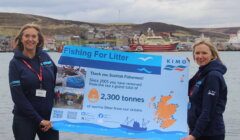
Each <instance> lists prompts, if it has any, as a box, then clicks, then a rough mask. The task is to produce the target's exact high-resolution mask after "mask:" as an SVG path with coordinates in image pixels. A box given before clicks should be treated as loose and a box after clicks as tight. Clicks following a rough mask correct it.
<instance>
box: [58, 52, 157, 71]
mask: <svg viewBox="0 0 240 140" xmlns="http://www.w3.org/2000/svg"><path fill="white" fill-rule="evenodd" d="M58 63H59V64H62V65H72V66H82V67H90V68H97V69H105V70H117V71H126V72H136V73H145V74H157V75H160V74H161V67H159V66H158V67H156V66H145V65H133V64H123V63H114V62H106V61H98V60H90V59H81V58H72V57H66V56H61V57H60V59H59V61H58Z"/></svg>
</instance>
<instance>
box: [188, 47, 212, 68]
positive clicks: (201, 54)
mask: <svg viewBox="0 0 240 140" xmlns="http://www.w3.org/2000/svg"><path fill="white" fill-rule="evenodd" d="M193 57H194V60H195V61H196V63H197V64H198V65H199V66H204V65H207V64H208V63H209V62H210V61H211V60H212V59H213V55H212V52H211V50H210V48H209V47H208V46H207V45H206V44H198V45H197V46H195V49H194V52H193Z"/></svg>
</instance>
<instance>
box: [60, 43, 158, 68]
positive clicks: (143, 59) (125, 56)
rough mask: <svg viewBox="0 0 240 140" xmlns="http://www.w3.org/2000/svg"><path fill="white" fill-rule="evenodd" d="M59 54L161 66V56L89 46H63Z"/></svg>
mask: <svg viewBox="0 0 240 140" xmlns="http://www.w3.org/2000/svg"><path fill="white" fill-rule="evenodd" d="M61 56H67V57H74V58H81V59H91V60H98V61H106V62H114V63H124V64H133V65H145V66H161V63H162V57H161V56H154V55H148V54H140V53H135V54H134V55H133V53H129V52H119V51H111V50H102V49H97V48H89V47H86V46H64V49H63V51H62V55H61Z"/></svg>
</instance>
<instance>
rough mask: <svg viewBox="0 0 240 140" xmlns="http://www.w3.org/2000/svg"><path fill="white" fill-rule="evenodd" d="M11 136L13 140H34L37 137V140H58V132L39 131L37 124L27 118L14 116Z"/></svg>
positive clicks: (50, 130)
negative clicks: (12, 135)
mask: <svg viewBox="0 0 240 140" xmlns="http://www.w3.org/2000/svg"><path fill="white" fill-rule="evenodd" d="M12 129H13V134H14V137H15V140H34V139H35V137H36V135H38V137H39V140H59V132H58V131H56V130H53V129H49V130H48V131H47V132H43V131H41V130H40V127H39V124H36V123H35V122H33V121H32V120H29V119H28V118H25V117H22V116H17V115H14V117H13V125H12Z"/></svg>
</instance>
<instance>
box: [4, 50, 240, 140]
mask: <svg viewBox="0 0 240 140" xmlns="http://www.w3.org/2000/svg"><path fill="white" fill-rule="evenodd" d="M49 54H50V56H51V57H52V58H53V60H54V61H55V62H56V63H57V60H58V59H59V57H60V53H49ZM151 54H154V55H160V54H164V55H178V56H186V57H188V58H189V59H190V60H191V67H190V77H191V76H192V75H193V74H194V73H195V72H196V70H197V66H196V65H195V64H194V62H193V60H192V54H191V52H171V53H169V52H168V53H151ZM239 54H240V53H239V52H220V56H221V58H222V61H223V63H224V64H225V65H226V66H227V68H228V71H227V74H226V75H225V79H226V82H227V85H228V102H227V108H226V111H225V113H224V120H225V124H226V140H238V139H239V137H240V108H239V106H240V102H239V101H240V96H239V95H238V94H239V92H240V72H239V70H240V65H239V62H238V61H239V60H240V55H239ZM12 56H13V53H0V88H1V90H0V95H1V98H0V124H1V125H0V138H1V139H5V140H13V139H14V138H13V134H12V128H11V125H12V117H13V115H12V113H11V111H12V107H13V103H12V100H11V95H10V91H9V85H8V64H9V61H10V60H11V58H12ZM60 139H61V140H124V139H123V138H111V137H105V136H96V135H87V134H76V133H67V132H61V133H60ZM125 140H126V139H125ZM159 140H161V138H160V139H159Z"/></svg>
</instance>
